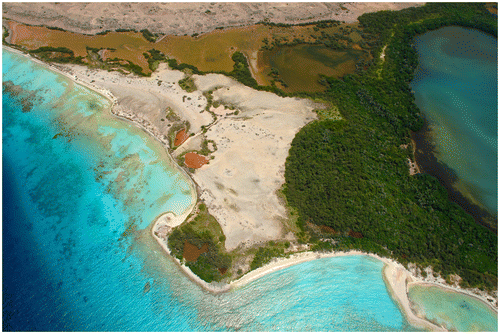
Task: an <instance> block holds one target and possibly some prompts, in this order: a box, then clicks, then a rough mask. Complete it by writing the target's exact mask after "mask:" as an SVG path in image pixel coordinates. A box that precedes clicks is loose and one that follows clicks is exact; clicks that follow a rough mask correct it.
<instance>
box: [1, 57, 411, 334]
mask: <svg viewBox="0 0 500 334" xmlns="http://www.w3.org/2000/svg"><path fill="white" fill-rule="evenodd" d="M2 62H3V73H2V76H3V77H2V84H3V85H2V86H3V91H2V97H3V101H2V107H3V114H2V119H3V133H2V139H3V189H2V191H3V203H2V205H3V300H2V305H3V313H2V319H3V330H15V331H28V330H36V331H225V330H228V331H231V330H241V331H279V330H290V331H305V330H314V331H324V330H332V331H347V330H359V331H370V330H384V331H402V330H414V329H413V328H412V327H410V326H408V324H407V323H406V321H405V319H404V317H403V316H402V314H401V312H400V311H399V309H398V308H397V306H396V304H395V303H394V301H393V300H392V299H391V297H390V296H389V294H388V292H387V289H386V288H385V284H384V282H383V279H382V266H383V264H382V263H381V262H380V261H377V260H374V259H371V258H368V257H365V256H349V257H341V258H330V259H321V260H315V261H312V262H309V263H303V264H300V265H296V266H293V267H290V268H287V269H285V270H281V271H278V272H275V273H273V274H270V275H267V276H265V277H263V278H261V279H259V280H257V281H255V282H253V283H251V284H249V285H247V286H245V287H242V288H240V289H238V290H235V291H232V292H230V293H225V294H220V295H213V294H210V293H208V292H206V291H204V290H202V289H201V288H199V287H198V286H197V285H195V284H194V283H192V282H191V281H190V280H189V279H187V278H186V276H185V275H183V273H182V272H181V271H180V270H179V268H178V267H177V266H176V265H175V264H174V263H173V261H171V260H170V259H169V258H168V257H167V256H165V254H164V253H163V251H162V249H161V248H160V246H159V245H158V244H157V243H156V241H154V240H153V238H152V237H151V235H150V230H149V228H148V227H149V226H150V224H151V222H152V221H153V220H154V219H155V217H157V216H158V215H159V214H161V213H163V212H166V211H172V212H174V213H176V214H180V213H181V212H183V211H184V210H186V209H188V208H189V207H190V205H191V204H192V200H193V197H192V194H193V187H192V184H191V182H190V181H189V179H187V178H185V176H184V175H183V174H181V173H179V172H178V171H177V170H176V169H175V168H174V166H173V165H171V164H170V163H169V161H170V160H169V157H168V156H167V153H166V152H165V150H164V148H163V147H162V146H161V145H160V144H159V143H157V142H156V141H154V140H152V138H151V137H149V136H148V135H147V134H145V133H144V132H143V131H142V130H139V129H137V128H136V127H134V126H132V125H131V124H129V123H127V122H124V121H120V120H118V119H116V118H115V117H113V116H111V115H110V113H109V108H110V103H109V102H108V101H107V100H106V99H104V98H103V97H101V96H100V95H98V94H95V93H93V92H92V91H90V90H88V89H86V88H84V87H81V86H78V85H76V84H74V83H72V82H71V81H70V80H68V79H66V78H65V77H63V76H61V75H58V74H56V73H54V72H52V71H50V70H48V69H46V68H45V67H43V66H40V65H38V64H36V63H34V62H33V61H31V60H29V59H28V58H26V57H23V56H20V55H17V54H15V53H12V52H9V51H6V50H4V51H3V60H2Z"/></svg>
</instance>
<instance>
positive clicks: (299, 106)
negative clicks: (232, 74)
mask: <svg viewBox="0 0 500 334" xmlns="http://www.w3.org/2000/svg"><path fill="white" fill-rule="evenodd" d="M193 78H194V80H195V83H196V85H197V87H198V88H199V89H201V90H205V91H206V90H211V89H213V88H214V87H220V88H219V89H217V90H215V91H214V93H213V94H214V100H215V101H220V102H222V103H223V104H230V105H233V106H235V107H236V109H238V110H239V111H240V112H239V114H238V115H237V116H236V115H232V116H227V117H225V118H219V120H218V121H217V122H216V123H215V124H214V125H213V126H211V127H210V128H209V130H208V131H207V133H206V138H207V139H211V140H214V141H215V143H216V145H217V151H216V152H214V153H213V154H212V155H213V156H214V159H213V160H211V161H210V164H209V165H205V166H203V167H201V168H200V169H198V170H196V172H195V173H194V174H193V178H194V180H195V182H196V183H197V184H198V185H199V186H200V188H201V189H202V193H201V196H200V197H201V199H203V200H204V201H205V203H206V204H207V206H208V208H209V211H210V213H211V214H212V215H213V216H214V217H215V218H216V219H217V220H218V222H219V224H220V225H221V227H222V229H223V231H224V234H225V235H226V238H227V239H226V248H227V249H228V250H232V249H234V248H236V247H238V246H239V245H242V244H245V245H246V246H250V245H252V244H254V243H259V242H263V241H268V240H276V239H279V238H283V237H284V234H285V232H286V230H284V228H283V226H282V223H281V219H282V218H285V217H286V210H285V207H284V206H283V205H282V204H281V203H280V201H279V199H278V197H277V195H276V191H277V190H278V189H279V188H280V187H281V186H282V184H283V183H284V172H285V160H286V157H287V156H288V150H289V148H290V144H291V141H292V139H293V138H294V137H295V134H296V133H297V132H298V131H299V129H300V128H301V127H303V126H304V125H305V124H307V123H309V122H311V121H312V120H314V119H315V118H316V114H315V113H313V111H312V110H313V109H314V108H315V107H317V106H315V105H314V103H312V102H311V101H309V100H305V99H298V98H282V97H279V96H276V95H274V94H272V93H268V92H259V91H256V90H254V89H251V88H249V87H246V86H243V85H241V84H239V83H237V82H235V81H233V80H232V79H229V78H226V77H224V76H222V75H206V76H193Z"/></svg>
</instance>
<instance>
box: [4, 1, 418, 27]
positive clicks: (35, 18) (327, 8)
mask: <svg viewBox="0 0 500 334" xmlns="http://www.w3.org/2000/svg"><path fill="white" fill-rule="evenodd" d="M421 4H423V3H422V2H403V3H396V2H351V3H349V2H346V3H335V2H307V3H304V2H291V3H286V2H274V3H273V2H254V3H249V2H229V3H217V2H203V3H196V2H176V3H168V2H155V3H146V2H142V3H133V2H91V3H84V2H78V3H76V2H73V3H71V2H59V3H46V2H43V3H42V2H29V3H23V2H4V3H2V10H3V18H8V19H12V20H15V21H18V22H22V23H26V24H32V25H47V26H52V27H59V28H62V29H65V30H69V31H73V32H79V33H86V34H95V33H97V32H101V31H104V30H116V29H120V28H121V29H136V30H137V31H139V30H142V29H145V28H147V29H149V30H150V31H151V32H154V33H160V34H166V35H184V34H188V35H191V34H193V33H199V34H200V33H203V32H209V31H212V30H214V29H215V28H217V27H230V26H247V25H252V24H255V23H257V22H259V21H263V20H265V19H267V20H269V21H270V22H275V23H303V22H312V21H318V20H332V19H333V20H338V21H345V22H355V21H356V20H357V18H358V17H359V16H360V15H362V14H364V13H368V12H374V11H379V10H400V9H403V8H408V7H413V6H418V5H421Z"/></svg>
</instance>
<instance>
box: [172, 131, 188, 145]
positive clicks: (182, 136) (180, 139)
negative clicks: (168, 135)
mask: <svg viewBox="0 0 500 334" xmlns="http://www.w3.org/2000/svg"><path fill="white" fill-rule="evenodd" d="M188 138H189V135H188V134H187V133H186V129H182V130H181V131H179V132H177V135H175V141H174V146H179V145H182V143H184V142H185V141H186V140H187V139H188Z"/></svg>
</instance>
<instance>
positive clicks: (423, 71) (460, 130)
mask: <svg viewBox="0 0 500 334" xmlns="http://www.w3.org/2000/svg"><path fill="white" fill-rule="evenodd" d="M415 47H416V50H417V53H418V57H419V66H418V68H417V71H416V73H415V77H414V80H413V82H412V83H411V87H412V89H413V90H414V92H415V93H414V95H415V99H416V104H417V106H418V107H419V109H420V110H421V111H422V112H423V113H424V115H425V118H426V120H427V122H428V124H429V128H430V134H431V141H432V143H433V145H434V152H432V153H433V154H434V156H435V158H437V162H438V163H439V164H441V165H442V166H441V167H442V168H441V169H439V168H438V167H439V166H436V165H435V164H434V166H432V165H431V166H427V167H426V168H424V169H425V171H426V172H428V173H430V174H432V175H434V176H436V177H438V178H442V177H443V174H446V170H447V169H451V170H452V174H453V175H454V176H453V177H452V178H448V182H449V183H451V184H450V185H449V186H451V187H453V189H454V190H455V191H458V192H460V193H461V194H462V195H463V196H465V198H467V200H468V202H469V203H472V204H474V205H477V206H479V207H480V208H482V209H485V210H486V211H487V212H489V214H491V215H492V216H494V217H496V216H497V212H498V208H497V202H498V192H497V188H498V186H497V183H498V180H497V161H498V138H497V129H498V125H497V123H498V64H497V62H498V50H497V49H498V40H497V39H496V38H495V37H493V36H490V35H487V34H485V33H483V32H481V31H478V30H474V29H466V28H461V27H445V28H441V29H438V30H436V31H431V32H428V33H425V34H423V35H421V36H418V37H417V38H416V39H415ZM417 158H418V155H417ZM443 171H444V172H443ZM461 205H462V207H464V209H466V210H468V208H467V206H468V205H469V204H467V203H465V204H461ZM469 212H470V213H471V214H474V211H469Z"/></svg>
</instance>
